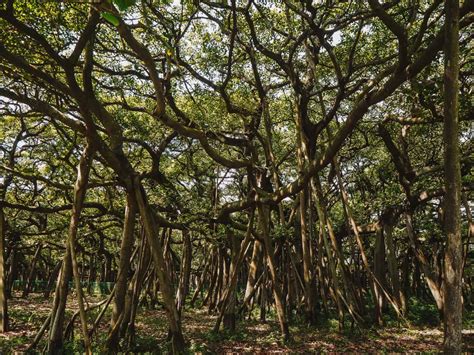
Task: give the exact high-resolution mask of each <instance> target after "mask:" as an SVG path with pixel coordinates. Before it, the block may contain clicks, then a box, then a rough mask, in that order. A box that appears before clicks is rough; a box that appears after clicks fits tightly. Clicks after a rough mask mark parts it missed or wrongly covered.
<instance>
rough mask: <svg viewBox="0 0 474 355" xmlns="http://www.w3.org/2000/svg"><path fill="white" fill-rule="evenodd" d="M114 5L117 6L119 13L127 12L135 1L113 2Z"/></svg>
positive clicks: (120, 0) (117, 0) (121, 0)
mask: <svg viewBox="0 0 474 355" xmlns="http://www.w3.org/2000/svg"><path fill="white" fill-rule="evenodd" d="M113 1H114V4H115V5H117V7H118V8H119V10H120V11H125V10H127V9H128V8H129V7H130V6H132V5H134V4H135V2H136V0H113Z"/></svg>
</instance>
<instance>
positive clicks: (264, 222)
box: [258, 203, 290, 341]
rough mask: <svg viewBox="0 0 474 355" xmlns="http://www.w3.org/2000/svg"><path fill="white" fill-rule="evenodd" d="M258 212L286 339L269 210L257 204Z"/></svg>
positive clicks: (279, 318)
mask: <svg viewBox="0 0 474 355" xmlns="http://www.w3.org/2000/svg"><path fill="white" fill-rule="evenodd" d="M258 214H259V220H260V228H261V231H262V234H263V247H264V249H265V255H266V257H267V265H268V269H269V271H270V277H271V280H272V283H273V297H274V299H275V308H276V311H277V316H278V322H279V324H280V331H281V333H282V337H283V340H285V341H287V340H289V339H290V329H289V327H288V319H287V316H286V308H285V305H284V300H283V299H282V293H281V292H282V287H281V282H280V280H279V279H278V275H277V270H276V265H275V259H274V258H275V256H274V247H273V243H272V242H271V239H270V231H269V228H270V219H269V214H270V211H269V209H268V207H267V206H265V207H264V206H262V204H260V203H259V204H258Z"/></svg>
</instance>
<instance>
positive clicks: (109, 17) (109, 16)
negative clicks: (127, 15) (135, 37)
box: [101, 12, 120, 27]
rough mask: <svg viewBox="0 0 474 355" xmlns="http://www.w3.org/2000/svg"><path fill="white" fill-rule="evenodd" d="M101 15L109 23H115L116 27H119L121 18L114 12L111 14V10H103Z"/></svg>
mask: <svg viewBox="0 0 474 355" xmlns="http://www.w3.org/2000/svg"><path fill="white" fill-rule="evenodd" d="M101 16H102V17H103V18H104V19H105V20H106V21H107V22H109V23H111V24H112V25H114V26H115V27H117V26H118V25H119V23H120V22H119V19H118V18H117V16H115V15H114V14H111V13H110V12H102V13H101Z"/></svg>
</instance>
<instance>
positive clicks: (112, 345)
mask: <svg viewBox="0 0 474 355" xmlns="http://www.w3.org/2000/svg"><path fill="white" fill-rule="evenodd" d="M136 210H137V208H136V202H135V199H134V196H133V194H131V193H127V206H126V207H125V220H124V226H123V233H122V244H121V246H120V260H119V269H118V275H117V279H116V282H115V294H114V303H113V310H112V319H111V321H110V332H109V335H108V339H107V349H108V350H109V351H111V352H117V351H118V343H119V340H120V329H121V322H122V320H123V319H124V317H123V313H124V308H125V296H126V293H127V281H128V276H129V272H130V258H131V255H132V249H133V242H134V228H135V216H136Z"/></svg>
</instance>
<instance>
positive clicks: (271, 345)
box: [0, 294, 474, 354]
mask: <svg viewBox="0 0 474 355" xmlns="http://www.w3.org/2000/svg"><path fill="white" fill-rule="evenodd" d="M104 297H105V296H104ZM99 300H100V298H91V299H89V300H88V301H89V302H91V303H95V302H97V301H99ZM50 306H51V299H50V300H44V299H43V298H42V296H41V295H39V294H33V295H31V296H30V297H29V298H28V299H22V298H20V297H15V298H13V299H12V300H10V302H9V313H10V323H11V331H9V332H7V333H5V334H0V353H2V354H7V353H13V352H22V351H25V349H26V348H27V347H28V344H30V343H31V341H32V339H33V338H34V336H35V335H36V333H37V331H38V329H39V328H40V326H41V324H42V322H43V321H44V320H45V319H46V317H47V316H48V313H49V309H50ZM75 310H76V303H75V300H74V299H72V298H71V297H70V301H69V303H68V313H69V314H72V312H74V311H75ZM107 319H108V317H107V315H106V317H105V320H104V321H103V322H102V323H101V325H100V328H99V329H98V331H97V332H96V335H95V337H94V344H96V347H95V349H96V351H97V353H100V344H101V342H103V339H104V337H105V334H106V333H107ZM214 320H215V315H213V314H208V312H207V310H206V309H202V310H199V309H195V310H189V309H187V310H186V311H185V313H184V318H183V327H184V334H185V337H186V340H187V342H188V345H189V349H190V353H218V354H230V353H234V354H235V353H258V354H270V353H271V354H274V353H275V354H276V353H307V352H325V353H347V352H355V353H368V352H370V353H373V352H376V353H386V352H397V353H402V352H403V353H404V352H439V351H441V349H442V339H443V337H442V330H441V329H440V328H421V327H414V326H413V327H410V328H408V327H386V328H379V329H376V330H375V329H371V330H366V329H364V330H360V329H354V330H353V331H352V332H350V331H349V330H347V331H344V332H338V331H337V327H335V326H334V324H331V323H328V324H325V325H320V326H318V327H306V326H292V327H290V330H291V332H292V340H291V341H290V342H289V343H286V344H283V343H281V342H280V341H279V331H278V325H277V323H276V322H275V321H274V320H269V321H267V322H265V323H262V322H260V321H258V320H244V321H241V322H239V324H238V327H237V330H236V331H235V332H233V333H232V334H229V333H226V332H221V333H219V334H214V333H213V332H212V331H211V330H212V327H213V324H214ZM77 326H78V324H77ZM136 328H137V339H136V345H135V347H134V348H133V349H132V352H137V353H139V352H151V353H160V352H166V351H165V349H166V344H165V342H166V340H165V339H166V331H167V327H166V318H165V314H164V312H163V310H159V309H155V310H146V309H141V310H140V313H139V315H138V317H137V322H136ZM79 336H80V334H79V332H78V331H76V332H75V337H76V338H78V337H79ZM41 349H42V346H41V345H40V346H39V347H38V349H37V351H41ZM464 349H465V351H466V352H468V353H473V352H474V329H466V330H464Z"/></svg>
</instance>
